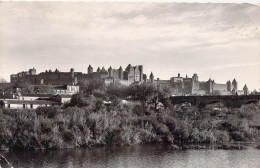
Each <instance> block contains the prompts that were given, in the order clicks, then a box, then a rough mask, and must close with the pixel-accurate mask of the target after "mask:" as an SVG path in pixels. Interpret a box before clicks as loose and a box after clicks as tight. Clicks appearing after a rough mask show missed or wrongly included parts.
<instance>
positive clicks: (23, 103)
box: [2, 99, 60, 109]
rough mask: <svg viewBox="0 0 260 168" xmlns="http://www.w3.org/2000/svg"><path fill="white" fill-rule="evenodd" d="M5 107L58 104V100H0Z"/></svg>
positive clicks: (30, 107) (15, 107)
mask: <svg viewBox="0 0 260 168" xmlns="http://www.w3.org/2000/svg"><path fill="white" fill-rule="evenodd" d="M2 102H3V103H4V107H5V108H9V109H36V108H37V107H49V106H59V105H60V102H57V101H48V100H15V99H14V100H2Z"/></svg>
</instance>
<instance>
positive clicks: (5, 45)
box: [0, 2, 260, 91]
mask: <svg viewBox="0 0 260 168" xmlns="http://www.w3.org/2000/svg"><path fill="white" fill-rule="evenodd" d="M259 16H260V6H259V4H257V5H253V4H248V3H243V4H238V3H234V4H232V3H172V2H156V3H147V2H124V3H122V2H121V3H120V2H1V5H0V23H1V26H0V33H1V40H0V77H3V78H4V79H6V80H7V81H10V75H11V74H16V73H17V72H20V71H27V70H29V69H30V68H32V67H35V68H36V69H37V72H44V71H45V70H49V69H52V70H53V69H54V70H55V69H56V68H58V69H59V70H60V71H65V72H66V71H69V69H70V68H74V69H75V70H76V71H79V72H84V73H86V72H87V67H88V65H89V64H91V65H92V66H93V67H95V68H94V69H95V70H96V68H97V67H98V66H100V65H103V66H104V67H106V69H107V68H108V67H109V66H110V65H113V67H115V68H118V67H119V66H120V65H123V66H124V65H126V66H127V65H128V64H129V63H131V64H132V65H144V72H145V73H146V74H147V75H148V76H149V74H150V72H151V71H152V72H153V74H154V75H155V77H156V78H157V77H159V78H160V79H162V80H167V79H170V78H171V77H173V76H177V74H178V73H180V74H181V76H183V77H185V76H186V74H188V76H189V77H191V76H192V75H193V74H194V73H197V74H198V76H199V80H200V81H207V80H208V79H209V78H212V79H214V80H215V81H216V83H226V82H227V81H228V80H233V79H234V78H236V80H237V81H238V88H239V90H241V89H242V88H243V86H244V85H245V84H247V86H248V88H249V90H250V91H253V90H254V89H256V90H257V91H259V89H260V75H259V74H260V47H259V37H260V17H259ZM123 66H122V67H123Z"/></svg>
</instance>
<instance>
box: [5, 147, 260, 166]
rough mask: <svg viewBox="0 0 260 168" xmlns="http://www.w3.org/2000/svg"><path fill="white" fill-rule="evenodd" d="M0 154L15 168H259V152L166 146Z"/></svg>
mask: <svg viewBox="0 0 260 168" xmlns="http://www.w3.org/2000/svg"><path fill="white" fill-rule="evenodd" d="M0 154H2V155H3V156H4V157H5V158H6V159H7V160H8V161H9V162H10V163H11V164H12V165H13V166H14V167H15V168H18V167H19V168H38V167H40V168H46V167H51V168H66V167H68V168H83V167H90V168H121V167H122V168H260V150H258V149H254V148H248V149H246V150H205V149H203V150H174V149H172V148H171V147H170V146H169V145H134V146H121V147H110V148H105V147H97V148H91V149H62V150H51V151H50V150H49V151H11V152H4V151H0Z"/></svg>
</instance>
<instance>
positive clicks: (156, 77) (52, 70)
mask: <svg viewBox="0 0 260 168" xmlns="http://www.w3.org/2000/svg"><path fill="white" fill-rule="evenodd" d="M89 65H91V64H89ZM89 65H88V66H89ZM128 65H129V64H127V65H126V66H123V65H120V66H121V67H122V69H125V68H126V67H127V66H128ZM131 65H132V66H137V65H140V64H131ZM88 66H87V67H88ZM91 66H92V65H91ZM110 66H111V67H112V69H119V67H120V66H119V67H118V68H116V67H114V66H113V65H110ZM110 66H109V67H110ZM143 66H144V68H145V65H143ZM103 67H104V68H105V70H108V68H109V67H105V66H97V67H96V68H94V67H93V66H92V68H93V72H97V69H98V68H100V69H102V68H103ZM33 68H34V69H35V70H36V74H37V75H38V74H40V73H44V72H46V71H48V72H49V71H50V70H51V72H55V71H56V69H57V70H58V71H59V72H70V69H71V68H73V67H70V68H69V69H68V70H67V71H60V69H59V68H54V69H45V70H44V71H40V72H38V70H37V68H35V67H32V68H29V69H33ZM29 69H28V70H29ZM73 69H74V70H75V72H76V73H83V74H87V73H88V72H87V69H86V72H83V71H76V69H75V68H73ZM28 70H22V71H19V72H28ZM19 72H17V73H19ZM151 72H152V71H151ZM151 72H148V73H144V74H146V75H147V79H149V75H150V73H151ZM17 73H14V74H10V75H16V74H17ZM152 73H153V72H152ZM178 74H179V73H177V74H174V75H172V76H171V77H170V78H169V79H161V78H160V76H157V75H156V74H154V73H153V75H154V76H155V78H154V80H157V79H158V78H159V80H170V79H171V78H172V77H177V76H178ZM194 74H197V75H198V76H199V74H198V73H196V72H194V73H193V74H190V76H189V75H188V74H185V75H184V74H180V77H182V78H186V75H187V77H188V78H192V75H194ZM0 79H1V78H0ZM209 79H211V80H214V81H215V79H214V78H213V77H209V78H208V80H209ZM234 79H236V78H235V77H234V78H232V79H229V80H227V81H231V82H232V81H233V80H234ZM208 80H199V81H200V82H207V81H208ZM6 81H8V80H6ZM227 81H226V82H227ZM8 82H10V78H9V81H8ZM226 82H224V83H221V82H217V81H215V83H218V84H226ZM237 82H238V84H239V81H237ZM245 84H246V83H245ZM243 87H244V85H243V86H242V85H241V89H238V90H242V89H243ZM253 90H254V89H253ZM253 90H250V91H253ZM255 90H257V89H255ZM259 90H260V89H259ZM259 90H257V91H259Z"/></svg>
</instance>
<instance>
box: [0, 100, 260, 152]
mask: <svg viewBox="0 0 260 168" xmlns="http://www.w3.org/2000/svg"><path fill="white" fill-rule="evenodd" d="M89 102H91V104H89V105H87V106H82V107H70V106H68V107H66V108H60V107H43V108H38V109H36V110H33V109H32V110H31V109H21V110H11V109H2V110H1V111H0V149H1V150H20V149H21V150H25V149H26V150H27V149H32V150H39V149H41V150H42V149H62V148H80V147H95V146H121V145H133V144H148V143H170V144H174V145H176V146H178V144H222V143H223V144H225V143H235V142H246V143H256V142H259V140H260V132H259V129H258V127H257V124H258V123H260V122H259V121H260V105H259V104H251V105H246V106H243V107H241V108H237V109H233V108H222V110H221V111H219V110H218V111H216V110H214V108H213V107H205V108H204V109H197V108H196V107H193V106H191V105H176V106H169V107H167V108H165V109H163V110H160V111H157V110H154V109H153V107H152V106H151V107H148V108H146V109H145V112H144V113H142V111H143V109H142V107H141V106H140V103H138V102H132V103H128V104H123V103H121V102H120V101H118V102H117V103H113V104H111V106H105V105H103V104H102V103H99V101H98V100H97V99H95V100H94V99H92V100H91V99H90V100H89ZM184 148H187V149H189V148H199V146H197V147H196V146H195V147H194V145H186V146H184ZM218 148H219V149H221V148H230V149H232V148H240V147H234V146H231V147H228V146H219V147H218Z"/></svg>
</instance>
